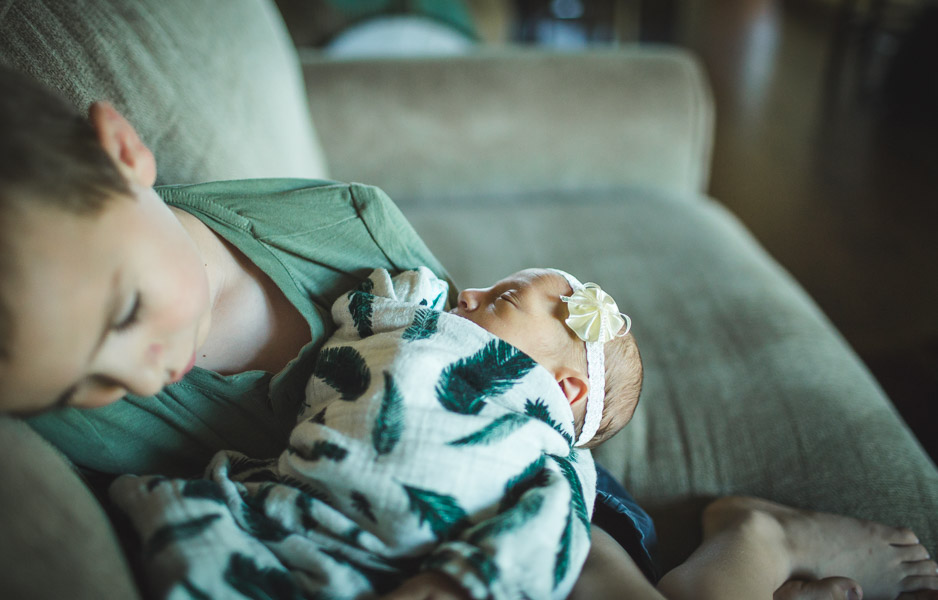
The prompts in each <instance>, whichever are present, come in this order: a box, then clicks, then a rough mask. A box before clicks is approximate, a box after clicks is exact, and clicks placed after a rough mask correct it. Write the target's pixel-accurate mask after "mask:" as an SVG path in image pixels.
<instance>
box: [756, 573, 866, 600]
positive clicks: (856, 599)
mask: <svg viewBox="0 0 938 600" xmlns="http://www.w3.org/2000/svg"><path fill="white" fill-rule="evenodd" d="M862 599H863V592H862V591H861V590H860V584H858V583H857V582H856V581H854V580H852V579H847V578H846V577H828V578H827V579H820V580H818V581H801V580H797V579H792V580H789V581H787V582H786V583H785V585H783V586H782V587H780V588H778V590H777V591H776V592H775V595H774V596H772V600H862Z"/></svg>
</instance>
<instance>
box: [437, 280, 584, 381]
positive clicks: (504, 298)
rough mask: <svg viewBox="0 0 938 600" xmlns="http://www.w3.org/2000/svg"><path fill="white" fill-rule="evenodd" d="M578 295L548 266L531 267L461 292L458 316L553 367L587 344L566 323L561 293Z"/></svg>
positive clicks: (454, 310)
mask: <svg viewBox="0 0 938 600" xmlns="http://www.w3.org/2000/svg"><path fill="white" fill-rule="evenodd" d="M571 293H573V290H572V289H571V288H570V284H568V283H567V282H566V280H565V279H564V278H563V277H562V276H561V275H558V274H557V273H554V272H552V271H548V270H546V269H526V270H524V271H519V272H517V273H515V274H514V275H510V276H508V277H506V278H505V279H502V280H501V281H498V282H496V283H495V285H493V286H491V287H488V288H484V289H471V288H470V289H466V290H463V291H462V292H461V293H460V294H459V301H458V303H457V306H456V307H455V308H454V309H453V310H452V311H451V312H452V313H453V314H456V315H459V316H460V317H464V318H466V319H469V320H470V321H472V322H473V323H475V324H476V325H479V326H480V327H482V328H483V329H485V330H487V331H489V332H490V333H492V334H493V335H496V336H498V337H499V338H501V339H503V340H505V341H506V342H508V343H509V344H511V345H512V346H514V347H516V348H518V349H519V350H521V351H522V352H524V353H525V354H527V355H528V356H530V357H531V358H533V359H534V360H535V361H537V362H538V364H540V365H542V366H544V367H546V368H547V369H548V370H551V371H553V370H554V367H556V366H559V365H558V364H557V363H558V361H560V360H561V359H560V358H559V357H560V356H569V353H570V352H576V351H578V349H579V348H582V349H583V352H584V353H585V347H584V346H583V343H582V342H580V341H579V340H578V339H577V338H576V337H575V336H574V335H573V333H572V332H571V331H570V329H569V328H568V327H567V326H566V324H564V319H565V318H566V317H567V310H566V307H565V305H564V303H563V302H562V301H561V300H560V296H561V295H565V296H568V295H570V294H571Z"/></svg>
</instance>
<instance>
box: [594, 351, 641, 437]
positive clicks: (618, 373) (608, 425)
mask: <svg viewBox="0 0 938 600" xmlns="http://www.w3.org/2000/svg"><path fill="white" fill-rule="evenodd" d="M603 350H604V352H605V355H606V356H605V362H606V402H605V403H606V406H608V407H615V408H616V409H617V410H607V411H605V413H606V414H605V415H603V420H602V421H601V422H600V424H599V429H598V430H597V431H596V435H594V436H593V439H592V440H590V442H589V443H588V444H587V446H588V447H591V448H592V447H594V446H598V445H599V444H601V443H603V442H605V441H606V440H607V439H609V438H611V437H612V436H614V435H615V434H616V433H618V432H619V431H620V430H621V429H622V426H623V425H624V424H625V423H627V422H629V421H630V420H631V419H632V415H634V414H635V409H636V408H638V399H639V397H640V396H641V393H642V381H643V380H644V367H643V366H642V355H641V353H639V351H638V344H636V343H635V337H634V336H633V335H632V334H631V333H629V334H627V335H624V336H622V337H618V338H614V339H613V340H610V341H608V342H606V344H605V345H604V346H603Z"/></svg>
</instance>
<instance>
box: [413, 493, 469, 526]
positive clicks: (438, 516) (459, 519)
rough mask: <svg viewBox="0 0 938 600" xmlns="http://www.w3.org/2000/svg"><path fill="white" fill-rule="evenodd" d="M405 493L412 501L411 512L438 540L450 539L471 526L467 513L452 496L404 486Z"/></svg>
mask: <svg viewBox="0 0 938 600" xmlns="http://www.w3.org/2000/svg"><path fill="white" fill-rule="evenodd" d="M404 491H405V492H407V498H408V499H409V500H410V510H411V512H413V513H415V514H416V515H417V517H418V518H419V519H420V523H421V524H423V523H427V524H429V525H430V529H431V530H432V531H433V533H434V534H436V536H437V537H438V538H440V539H450V538H451V537H453V536H454V535H455V534H456V533H457V532H458V531H459V530H461V529H464V528H465V527H466V526H468V525H469V519H468V515H467V514H466V511H465V510H463V508H462V507H461V506H459V503H458V502H456V499H455V498H453V497H452V496H447V495H445V494H438V493H436V492H433V491H430V490H422V489H420V488H416V487H411V486H409V485H405V486H404Z"/></svg>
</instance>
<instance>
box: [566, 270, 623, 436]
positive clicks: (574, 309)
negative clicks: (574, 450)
mask: <svg viewBox="0 0 938 600" xmlns="http://www.w3.org/2000/svg"><path fill="white" fill-rule="evenodd" d="M552 270H553V271H554V272H556V273H557V274H559V275H562V276H563V278H564V279H566V280H567V283H569V284H570V287H571V288H573V294H571V295H570V296H561V297H560V299H561V300H562V301H563V302H565V303H566V305H567V309H568V311H569V316H568V317H567V318H566V320H565V321H564V322H565V323H566V324H567V327H569V328H570V329H572V330H573V332H574V333H576V335H577V337H579V338H580V339H581V340H583V341H584V342H586V376H587V379H589V393H588V395H587V397H586V415H585V417H584V418H583V429H582V430H581V431H580V436H579V437H578V438H577V440H576V444H575V445H576V446H582V445H584V444H586V443H587V442H588V441H590V440H591V439H593V436H594V435H596V432H597V431H599V425H600V423H601V422H602V417H603V404H605V397H606V353H605V350H604V349H603V345H604V344H605V343H606V342H608V341H609V340H612V339H614V338H617V337H622V336H624V335H626V334H628V332H629V331H630V330H631V329H632V319H630V318H629V317H628V315H624V314H622V313H620V312H619V307H618V306H616V301H615V300H613V299H612V296H610V295H609V294H607V293H606V292H604V291H603V289H602V288H601V287H599V286H598V285H596V284H595V283H587V284H582V283H580V280H579V279H577V278H576V277H574V276H573V275H571V274H569V273H567V272H566V271H561V270H560V269H552ZM623 326H624V327H625V330H624V331H622V327H623Z"/></svg>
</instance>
